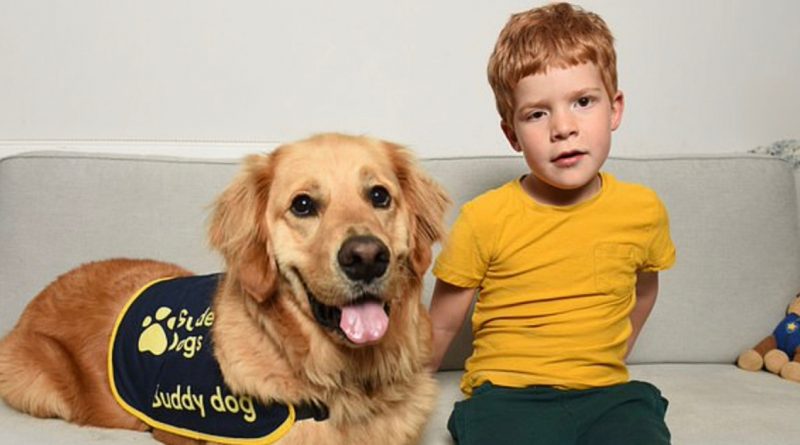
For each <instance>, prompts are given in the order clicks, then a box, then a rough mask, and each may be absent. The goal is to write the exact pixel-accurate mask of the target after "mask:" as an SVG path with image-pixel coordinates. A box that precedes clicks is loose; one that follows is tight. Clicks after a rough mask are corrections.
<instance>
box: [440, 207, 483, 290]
mask: <svg viewBox="0 0 800 445" xmlns="http://www.w3.org/2000/svg"><path fill="white" fill-rule="evenodd" d="M487 264H488V258H487V257H486V255H485V254H484V253H483V251H482V249H481V246H480V241H479V238H478V233H476V230H475V228H474V225H473V224H472V223H471V221H470V213H469V208H468V207H467V206H464V207H462V209H461V213H460V214H459V216H458V218H457V219H456V221H455V223H453V227H452V228H451V230H450V235H449V236H448V237H447V241H445V243H444V247H443V248H442V252H441V253H440V254H439V256H438V257H437V258H436V263H435V264H434V266H433V274H434V275H435V276H436V277H437V278H439V279H440V280H442V281H445V282H447V283H450V284H452V285H454V286H458V287H465V288H476V287H479V286H480V284H481V282H482V281H483V277H484V275H485V273H486V268H487Z"/></svg>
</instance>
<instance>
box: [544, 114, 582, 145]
mask: <svg viewBox="0 0 800 445" xmlns="http://www.w3.org/2000/svg"><path fill="white" fill-rule="evenodd" d="M576 134H578V125H577V123H576V122H575V117H574V116H572V115H571V114H570V113H568V112H560V113H553V117H552V118H551V119H550V139H551V140H552V141H553V142H555V141H563V140H566V139H569V138H570V137H571V136H574V135H576Z"/></svg>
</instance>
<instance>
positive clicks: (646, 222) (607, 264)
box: [433, 173, 675, 395]
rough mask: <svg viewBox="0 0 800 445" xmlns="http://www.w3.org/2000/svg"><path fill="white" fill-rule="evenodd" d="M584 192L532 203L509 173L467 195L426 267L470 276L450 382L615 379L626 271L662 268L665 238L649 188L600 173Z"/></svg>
mask: <svg viewBox="0 0 800 445" xmlns="http://www.w3.org/2000/svg"><path fill="white" fill-rule="evenodd" d="M601 178H602V187H601V190H600V192H599V193H598V194H597V195H595V196H594V197H592V198H591V199H589V200H587V201H584V202H582V203H580V204H577V205H574V206H568V207H553V206H546V205H542V204H539V203H537V202H536V201H534V200H533V199H532V198H531V197H530V196H528V195H527V194H526V193H525V191H524V190H523V189H522V186H521V184H520V181H519V180H514V181H511V182H509V183H507V184H505V185H503V186H502V187H500V188H497V189H494V190H490V191H488V192H486V193H484V194H483V195H481V196H479V197H477V198H475V199H474V200H472V201H470V202H468V203H467V204H465V205H464V206H463V207H462V208H461V214H460V215H459V217H458V219H457V220H456V222H455V223H454V225H453V227H452V229H451V234H450V237H449V239H448V241H447V242H446V243H445V246H444V249H443V250H442V252H441V254H440V255H439V257H438V258H437V260H436V264H435V266H434V269H433V273H434V275H436V277H438V278H439V279H441V280H443V281H446V282H448V283H450V284H453V285H456V286H460V287H466V288H480V295H479V297H478V300H477V302H476V305H475V311H474V313H473V315H472V329H473V334H474V341H473V353H472V356H471V357H470V358H469V359H468V360H467V363H466V366H465V367H466V371H465V374H464V377H463V379H462V381H461V389H462V391H463V392H464V393H465V394H466V395H470V394H471V393H472V389H473V388H476V387H478V386H480V385H481V384H482V383H485V382H487V381H488V382H491V383H493V384H495V385H500V386H507V387H514V388H521V387H527V386H534V385H541V386H553V387H558V388H564V389H586V388H593V387H602V386H609V385H615V384H619V383H624V382H626V381H628V371H627V369H626V367H625V363H624V357H625V352H626V341H627V339H628V337H629V336H630V334H631V323H630V320H629V315H630V313H631V311H632V310H633V307H634V304H635V301H636V298H635V295H634V294H635V288H636V273H637V272H641V271H648V272H653V271H658V270H663V269H667V268H669V267H670V266H671V265H672V264H673V263H674V261H675V247H674V246H673V244H672V239H671V238H670V234H669V221H668V218H667V212H666V209H665V208H664V205H663V204H662V203H661V201H660V200H659V198H658V196H656V194H655V192H653V191H652V190H650V189H648V188H646V187H644V186H641V185H637V184H628V183H624V182H621V181H618V180H616V179H615V178H614V177H613V176H612V175H610V174H608V173H601Z"/></svg>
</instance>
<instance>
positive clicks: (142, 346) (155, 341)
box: [139, 306, 178, 355]
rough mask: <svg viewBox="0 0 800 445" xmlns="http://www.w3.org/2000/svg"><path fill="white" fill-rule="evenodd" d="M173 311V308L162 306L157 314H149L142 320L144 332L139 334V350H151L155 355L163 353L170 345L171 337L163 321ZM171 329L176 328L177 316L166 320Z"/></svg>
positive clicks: (174, 334) (175, 334)
mask: <svg viewBox="0 0 800 445" xmlns="http://www.w3.org/2000/svg"><path fill="white" fill-rule="evenodd" d="M171 313H172V309H170V308H168V307H164V306H162V307H160V308H158V309H157V310H156V313H155V316H153V317H151V316H149V315H148V316H147V317H145V318H144V320H142V328H144V331H142V334H141V335H140V336H139V352H149V353H151V354H153V355H161V354H163V353H164V352H165V351H166V350H167V348H168V347H169V339H168V338H167V332H166V331H165V330H164V327H163V326H162V324H161V322H162V321H164V320H167V317H169V316H170V314H171ZM166 325H167V328H168V329H169V330H173V329H175V317H171V318H169V319H168V320H167V321H166ZM172 335H173V336H175V337H177V336H178V334H177V333H174V332H173V334H172Z"/></svg>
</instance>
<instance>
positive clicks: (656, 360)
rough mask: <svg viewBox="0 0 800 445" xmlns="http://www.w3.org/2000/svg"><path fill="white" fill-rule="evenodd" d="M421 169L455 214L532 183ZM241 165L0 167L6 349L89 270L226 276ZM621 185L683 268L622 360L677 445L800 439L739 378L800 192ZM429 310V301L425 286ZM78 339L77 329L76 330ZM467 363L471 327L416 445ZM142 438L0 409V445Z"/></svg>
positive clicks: (784, 175)
mask: <svg viewBox="0 0 800 445" xmlns="http://www.w3.org/2000/svg"><path fill="white" fill-rule="evenodd" d="M423 166H424V167H425V168H426V169H427V170H428V171H429V172H430V173H431V174H432V175H433V176H434V177H436V178H437V179H438V180H439V181H441V182H442V183H443V184H444V186H445V187H446V188H447V189H448V190H449V192H450V193H451V195H452V197H453V199H454V201H455V202H456V203H457V206H456V207H455V208H454V209H453V210H452V211H451V213H450V218H451V219H452V218H454V217H455V215H456V213H457V210H458V205H460V204H462V203H463V202H465V201H466V200H468V199H469V198H471V197H473V196H475V195H477V194H478V193H480V192H481V191H483V190H485V189H487V188H490V187H493V186H497V185H499V184H501V183H503V182H504V181H506V180H508V179H509V178H513V177H515V176H517V175H520V174H521V173H523V172H524V170H525V165H524V163H523V162H522V161H521V160H520V159H518V158H508V157H497V158H462V159H430V160H425V161H424V162H423ZM236 169H237V163H236V162H235V161H221V162H216V161H207V160H190V159H168V158H158V157H133V156H104V155H88V154H83V155H81V154H63V153H62V154H56V153H34V154H27V155H20V156H14V157H10V158H6V159H3V160H2V161H0V334H3V333H5V332H7V331H8V330H9V329H10V328H11V327H12V326H13V323H14V321H15V320H16V319H17V317H18V316H19V314H20V312H21V311H22V309H23V307H24V306H25V305H26V304H27V302H28V301H29V299H30V298H31V297H33V296H34V295H35V294H36V293H37V292H38V291H39V290H40V289H41V288H42V287H43V286H45V285H46V284H47V283H48V282H49V281H50V280H51V279H53V278H54V277H55V276H56V275H58V274H60V273H62V272H64V271H66V270H68V269H70V268H72V267H74V266H76V265H78V264H80V263H82V262H86V261H89V260H94V259H101V258H108V257H118V256H127V257H146V258H157V259H163V260H168V261H173V262H177V263H179V264H182V265H185V266H186V267H189V268H191V269H193V270H195V271H196V272H198V273H202V272H211V271H216V270H218V269H219V267H220V265H221V263H220V260H219V259H218V258H217V257H216V256H215V255H214V254H212V253H211V252H210V251H209V250H208V249H207V247H206V243H205V237H204V236H205V234H204V227H205V221H206V216H207V210H208V205H209V204H210V203H211V202H212V200H213V198H214V196H215V195H216V194H217V193H219V192H220V191H221V190H222V189H223V187H224V186H225V185H226V184H227V183H228V181H229V180H230V179H231V178H232V176H233V175H234V173H235V171H236ZM606 169H607V170H608V171H611V172H612V173H615V174H616V175H617V177H619V178H620V179H622V180H627V181H635V182H640V183H644V184H646V185H648V186H650V187H652V188H653V189H655V190H656V191H657V192H658V193H659V195H660V196H661V198H662V199H663V200H664V202H665V203H666V205H667V208H668V209H669V212H670V217H671V223H672V234H673V239H674V241H675V244H676V246H677V250H678V261H677V264H676V266H675V267H674V268H673V269H672V270H670V271H667V272H664V273H662V279H661V283H662V284H661V291H660V294H659V297H658V302H657V304H656V307H655V309H654V312H653V313H652V315H651V317H650V320H649V322H648V323H647V325H646V326H645V330H644V332H643V334H642V336H641V337H640V340H639V343H638V345H637V347H636V349H635V351H634V353H633V355H632V356H631V358H630V363H631V372H632V376H633V378H635V379H640V380H647V381H650V382H652V383H654V384H656V385H657V386H659V387H660V388H661V389H662V391H663V393H664V395H665V396H666V397H667V398H668V399H669V400H670V406H669V410H668V414H667V421H668V424H669V426H670V428H671V430H672V434H673V443H676V444H687V445H692V444H697V445H700V444H702V445H713V444H726V445H727V444H759V445H761V444H789V443H794V442H796V440H797V437H799V436H800V422H798V421H797V415H798V413H800V385H799V384H797V383H792V382H788V381H784V380H782V379H780V378H779V377H776V376H774V375H772V374H769V373H767V372H759V373H751V372H746V371H742V370H740V369H738V368H736V367H735V366H734V365H733V362H734V360H735V358H736V356H737V355H738V354H739V352H740V351H742V350H743V349H744V348H747V347H750V346H752V345H754V344H755V343H756V342H758V341H759V340H760V339H761V338H762V337H764V336H765V335H767V334H768V333H770V332H771V331H772V329H773V327H774V325H775V324H776V323H777V322H778V321H779V320H780V319H781V318H782V317H783V313H784V310H785V308H786V305H787V304H788V302H789V301H790V300H791V299H792V297H793V296H794V295H795V294H796V293H797V292H798V291H799V290H800V239H799V238H798V209H797V198H796V191H795V177H794V172H793V171H792V168H791V167H790V166H789V164H787V163H785V162H783V161H780V160H777V159H774V158H769V157H760V156H751V155H725V156H691V157H687V156H680V157H663V158H647V159H627V158H626V159H621V158H616V159H611V160H609V162H608V163H607V165H606ZM426 285H427V288H426V292H425V295H424V298H425V299H426V300H427V299H429V298H430V289H431V285H432V279H431V278H430V277H428V281H427V283H426ZM75 322H76V323H80V320H75ZM469 351H470V334H469V323H466V325H465V328H464V331H463V332H462V334H461V335H460V336H459V337H458V338H457V340H456V342H455V344H454V346H453V348H452V349H451V351H450V352H449V354H448V356H447V357H446V359H445V362H444V365H443V369H442V370H441V371H440V372H439V373H438V374H437V379H438V381H439V382H440V384H441V395H440V398H439V401H438V407H437V409H436V412H435V413H434V415H433V416H432V417H431V420H430V423H429V425H428V428H427V430H426V432H425V436H424V439H423V443H425V444H449V443H450V440H449V436H448V434H447V431H446V428H445V425H446V421H447V418H448V416H449V413H450V410H451V408H452V405H453V403H454V402H455V401H456V400H458V399H459V398H460V397H461V395H460V393H459V391H458V380H459V378H460V375H461V371H460V368H461V366H462V364H463V361H464V358H465V357H466V356H467V355H468V354H469ZM151 442H152V439H151V438H150V437H149V436H148V435H146V434H141V433H134V432H127V431H109V430H100V429H94V428H79V427H76V426H73V425H68V424H66V423H64V422H62V421H59V420H40V419H34V418H31V417H28V416H25V415H22V414H19V413H17V412H15V411H13V410H11V409H10V408H8V407H6V406H5V405H3V404H1V403H0V443H14V444H17V443H59V444H87V443H151Z"/></svg>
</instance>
